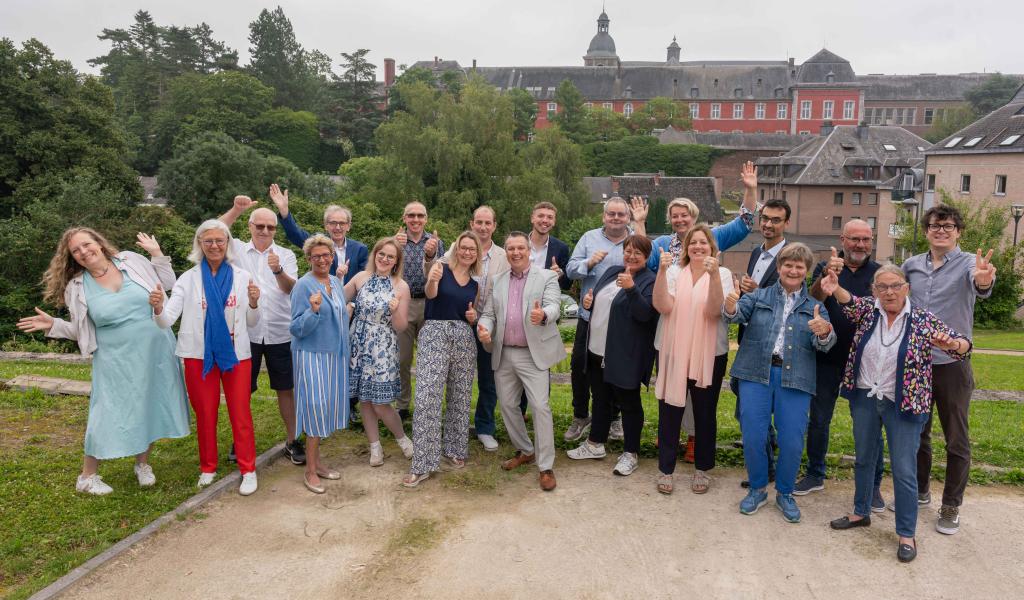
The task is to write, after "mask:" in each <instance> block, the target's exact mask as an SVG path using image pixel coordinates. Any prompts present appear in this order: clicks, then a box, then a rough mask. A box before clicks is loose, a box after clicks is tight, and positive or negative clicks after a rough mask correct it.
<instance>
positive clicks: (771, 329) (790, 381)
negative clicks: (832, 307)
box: [722, 282, 836, 394]
mask: <svg viewBox="0 0 1024 600" xmlns="http://www.w3.org/2000/svg"><path fill="white" fill-rule="evenodd" d="M785 306H786V293H785V291H784V290H783V289H782V284H781V283H779V282H776V283H775V285H772V286H770V287H766V288H758V289H756V290H754V291H753V292H751V293H749V294H744V295H743V296H742V297H741V298H740V300H739V302H737V303H736V314H735V315H733V316H731V317H730V316H729V315H727V314H726V313H725V308H724V307H723V308H722V316H723V317H724V318H725V319H726V320H727V321H729V322H730V323H741V324H745V325H746V331H745V333H744V334H743V342H742V343H741V344H740V349H739V350H738V351H737V352H736V359H735V360H734V361H733V364H732V370H731V371H730V374H731V375H732V376H733V377H735V378H737V379H743V380H745V381H753V382H755V383H762V384H764V385H768V376H769V374H770V373H771V367H772V348H773V347H774V346H775V339H776V338H777V337H778V335H779V328H780V327H782V315H783V312H784V310H785ZM815 306H818V309H819V313H820V316H821V318H822V319H824V320H826V321H827V320H828V311H827V310H825V308H824V306H823V305H822V304H821V302H818V301H817V300H815V299H814V298H812V297H810V296H808V295H807V286H806V285H805V286H802V287H801V288H800V297H799V299H798V300H797V301H796V304H795V306H794V307H793V310H792V311H791V312H790V313H789V318H788V319H786V322H785V327H786V332H785V338H784V340H785V342H784V343H785V353H784V355H783V359H782V360H783V365H782V387H785V388H791V389H795V390H799V391H801V392H806V393H808V394H814V393H815V379H816V378H815V374H816V371H817V369H816V366H817V355H816V354H815V352H827V351H828V350H829V349H830V348H831V347H832V346H833V345H834V344H835V343H836V336H835V332H834V331H833V332H831V333H830V334H829V336H828V338H827V339H826V340H825V341H821V340H819V339H818V336H816V335H814V333H813V332H812V331H811V328H810V327H809V326H808V325H807V322H808V321H810V320H811V319H813V318H814V307H815Z"/></svg>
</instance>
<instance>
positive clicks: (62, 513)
mask: <svg viewBox="0 0 1024 600" xmlns="http://www.w3.org/2000/svg"><path fill="white" fill-rule="evenodd" d="M1004 358H1005V359H1009V360H1015V361H1016V362H1014V363H1011V362H1009V360H1008V361H1006V362H1003V361H1001V360H993V359H1004ZM975 369H976V373H977V378H978V385H979V387H986V388H1003V389H1006V385H1003V384H997V383H995V382H1011V383H1012V382H1016V383H1015V384H1016V385H1017V386H1018V387H1017V388H1016V389H1022V388H1024V381H1021V377H1020V376H1019V375H1017V376H1016V378H1015V377H1014V373H1015V369H1016V370H1018V371H1019V359H1015V357H1002V356H984V357H981V356H979V357H978V358H977V359H976V360H975ZM89 371H90V369H89V366H88V365H61V364H55V363H10V362H0V377H2V378H9V377H12V376H14V375H16V374H20V373H33V374H38V375H50V376H58V377H66V378H71V379H87V378H88V377H89ZM262 381H263V383H262V385H261V391H260V392H259V393H258V394H257V395H256V396H255V398H254V400H253V403H252V406H253V419H254V421H255V426H256V449H257V452H263V451H265V450H266V449H267V448H269V447H271V446H273V445H274V444H276V443H277V442H278V441H280V440H281V439H283V435H284V432H283V427H282V425H281V420H280V417H279V415H278V412H277V403H276V402H275V401H274V399H273V397H272V395H271V393H269V388H268V386H267V382H266V377H265V375H264V376H263V377H262ZM264 390H266V391H264ZM643 400H644V411H645V415H646V421H647V423H646V426H645V427H644V431H643V438H642V446H641V453H642V454H643V455H644V456H646V457H654V456H656V452H657V451H656V449H655V447H654V440H655V437H656V435H657V414H658V412H657V411H658V406H657V401H656V400H655V399H654V396H653V394H652V393H651V392H645V393H644V394H643ZM571 404H572V401H571V391H570V388H569V386H568V385H558V384H556V385H553V386H552V397H551V406H552V411H553V413H554V415H555V432H556V437H555V440H556V445H557V447H558V448H559V449H560V450H564V449H567V448H570V447H575V445H576V443H575V442H573V443H571V444H566V443H565V442H564V441H563V439H562V436H561V434H562V432H563V431H565V429H566V427H568V425H569V423H570V421H571V420H572V408H571ZM734 407H735V398H734V397H733V395H732V394H730V393H728V392H723V393H722V395H721V398H720V401H719V406H718V442H719V444H721V445H729V444H731V442H733V441H734V440H737V439H739V437H740V434H739V428H738V427H737V424H736V421H735V419H733V416H732V414H733V409H734ZM87 413H88V399H87V398H78V397H50V396H44V395H42V394H40V393H38V392H14V391H2V392H0V481H3V485H2V486H0V523H3V527H0V597H9V598H27V597H28V596H30V595H31V594H32V593H34V592H36V591H38V590H39V589H41V588H43V587H45V586H46V585H47V584H49V583H51V582H52V581H54V580H55V579H57V578H58V577H60V576H62V575H64V574H65V573H67V572H68V571H70V570H71V569H73V568H74V567H75V566H77V565H80V564H81V563H83V562H85V561H86V560H88V559H89V558H91V557H92V556H94V555H96V554H98V553H99V552H101V551H103V550H104V549H106V548H108V547H110V546H111V545H113V544H114V543H116V542H117V541H119V540H121V539H123V538H124V537H126V536H128V535H130V534H131V533H133V532H135V531H137V530H139V529H140V528H142V527H143V526H144V525H145V524H147V523H149V522H150V521H152V520H153V519H155V518H156V517H158V516H159V515H161V514H163V513H165V512H167V511H169V510H171V509H173V508H174V507H176V506H177V505H178V504H180V503H181V502H182V501H184V500H185V499H187V498H188V497H190V496H191V495H193V494H194V493H195V491H196V488H195V480H196V478H197V477H198V454H197V451H196V445H195V439H194V437H189V438H184V439H180V440H165V441H162V442H159V443H157V444H156V446H155V448H154V450H153V453H152V456H151V459H150V460H151V463H152V464H153V466H154V470H155V472H156V475H157V485H156V486H155V487H154V488H150V489H146V490H143V489H141V488H139V487H138V485H137V484H136V481H135V476H134V473H133V472H132V461H133V459H131V458H125V459H119V460H112V461H105V462H104V463H102V465H101V467H100V472H101V474H102V475H103V477H104V480H105V481H107V482H108V483H109V484H110V485H111V486H112V487H113V488H114V490H115V491H114V493H113V494H111V495H109V496H105V497H102V498H97V497H84V496H81V495H79V494H76V493H75V491H74V482H75V477H76V476H77V474H78V472H79V470H80V469H81V460H82V455H81V454H82V438H83V435H84V430H85V423H86V417H87ZM1022 423H1024V404H1019V403H1013V402H976V403H974V404H972V405H971V437H972V447H973V452H974V460H975V461H976V462H977V463H985V464H988V465H994V466H998V467H1005V468H1009V469H1012V470H1011V471H1009V472H1007V473H1005V474H1000V475H992V474H989V473H987V472H985V471H983V470H981V469H974V470H972V481H974V482H975V483H987V482H1003V483H1011V484H1016V485H1024V471H1022V470H1021V465H1024V425H1022ZM498 427H499V430H498V437H499V438H500V439H501V440H502V442H503V450H504V451H505V452H506V453H507V452H508V442H507V440H508V437H507V435H506V434H505V432H504V430H503V428H502V425H501V421H500V418H499V425H498ZM850 427H851V423H850V413H849V409H848V407H847V405H846V401H845V400H842V399H840V401H839V403H838V404H837V406H836V411H835V417H834V420H833V427H832V433H831V447H830V452H832V453H835V454H847V455H852V454H853V439H852V436H851V433H850ZM935 427H936V429H938V428H939V424H938V422H936V423H935ZM407 431H408V425H407ZM385 435H386V434H385ZM335 438H336V439H335V440H334V441H333V442H332V445H330V446H328V450H327V451H328V452H330V449H331V448H332V447H335V446H334V444H338V445H342V446H345V447H353V448H358V447H361V446H362V445H364V444H365V438H364V437H363V434H362V432H361V431H360V430H358V429H355V430H351V431H345V432H342V433H341V434H339V435H337V436H335ZM219 443H220V447H221V448H222V450H224V451H226V449H227V447H228V445H229V444H230V443H231V439H230V430H229V426H228V419H227V414H226V411H225V410H224V408H223V407H222V408H221V420H220V433H219ZM478 446H479V445H478V444H477V442H476V441H475V440H473V442H472V444H471V448H472V449H473V452H472V453H473V455H474V457H475V458H474V462H484V463H486V467H487V468H486V469H484V470H481V469H468V470H467V473H466V476H465V477H466V481H464V482H461V484H460V485H465V486H470V487H488V488H489V487H493V486H495V485H497V484H498V483H500V481H501V476H500V475H501V473H502V472H501V471H500V470H499V469H498V466H497V464H498V458H500V457H497V456H495V455H494V454H491V453H484V452H478V450H479V447H478ZM609 446H610V447H609V450H610V452H611V453H613V454H617V453H618V452H621V442H611V443H610V445H609ZM934 447H935V453H936V457H935V460H936V462H944V461H945V447H944V444H943V442H942V437H941V435H940V434H938V432H936V437H935V440H934ZM498 454H502V456H504V454H503V453H502V452H499V453H498ZM558 460H559V461H560V462H561V461H564V460H565V458H564V456H560V457H559V459H558ZM742 460H743V457H742V453H741V451H740V450H735V449H731V448H727V449H722V450H719V452H718V462H719V465H721V466H741V465H742ZM234 468H235V467H234V465H230V464H228V463H227V462H226V461H225V460H224V458H223V456H222V459H221V466H220V468H219V470H218V472H219V474H220V475H222V476H223V475H225V474H228V473H230V472H231V471H233V469H234ZM610 468H611V463H609V469H610ZM829 471H830V473H829V475H830V476H838V477H851V476H852V470H851V469H850V467H849V466H844V467H840V466H839V465H838V462H837V461H836V460H835V459H830V461H829ZM935 474H936V475H937V476H940V477H941V472H939V471H938V470H936V473H935ZM474 478H475V479H474ZM478 480H479V481H478ZM455 483H457V482H456V481H455V480H453V484H455ZM258 493H260V492H258ZM192 518H202V515H201V514H195V515H193V517H192Z"/></svg>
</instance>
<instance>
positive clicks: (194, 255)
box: [188, 219, 235, 265]
mask: <svg viewBox="0 0 1024 600" xmlns="http://www.w3.org/2000/svg"><path fill="white" fill-rule="evenodd" d="M214 229H216V230H218V231H222V232H224V235H225V237H227V240H228V243H227V247H226V248H225V249H224V260H226V261H228V262H231V261H232V260H233V259H234V258H235V253H234V251H232V249H231V229H229V228H228V226H227V225H225V224H224V223H222V222H220V221H218V220H217V219H207V220H205V221H203V223H202V224H201V225H200V226H199V227H198V228H197V229H196V234H195V236H193V237H192V252H190V253H189V255H188V259H189V260H190V261H192V262H193V263H195V264H197V265H198V264H199V263H200V262H202V260H203V256H204V254H203V249H202V247H201V245H200V244H199V237H200V236H201V235H203V234H204V233H206V232H207V231H211V230H214Z"/></svg>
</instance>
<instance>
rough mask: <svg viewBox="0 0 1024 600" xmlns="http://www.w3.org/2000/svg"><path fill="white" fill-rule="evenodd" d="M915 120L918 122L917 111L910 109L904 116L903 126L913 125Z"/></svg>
mask: <svg viewBox="0 0 1024 600" xmlns="http://www.w3.org/2000/svg"><path fill="white" fill-rule="evenodd" d="M915 120H917V109H916V108H908V109H907V112H906V114H904V115H903V124H904V125H913V124H914V121H915Z"/></svg>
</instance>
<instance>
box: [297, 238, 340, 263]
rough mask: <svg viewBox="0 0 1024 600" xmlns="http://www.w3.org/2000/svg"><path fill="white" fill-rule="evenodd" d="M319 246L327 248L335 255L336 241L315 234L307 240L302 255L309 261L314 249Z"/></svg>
mask: <svg viewBox="0 0 1024 600" xmlns="http://www.w3.org/2000/svg"><path fill="white" fill-rule="evenodd" d="M317 246H327V247H328V248H330V249H331V254H334V252H335V247H334V240H332V239H331V238H329V237H327V236H326V235H324V234H322V233H314V234H313V235H311V236H309V237H308V238H306V242H305V243H304V244H302V253H303V254H304V255H305V256H306V258H307V259H308V258H309V253H310V252H312V251H313V248H316V247H317Z"/></svg>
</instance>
